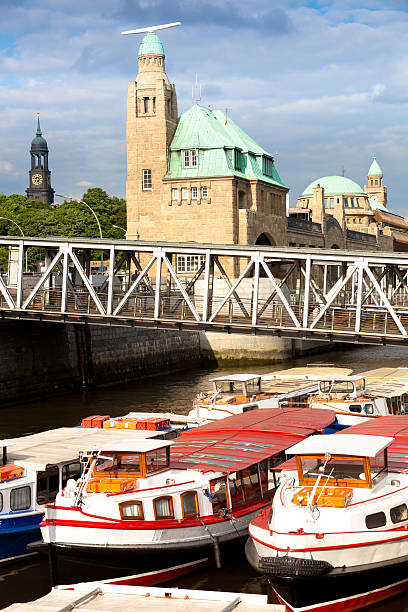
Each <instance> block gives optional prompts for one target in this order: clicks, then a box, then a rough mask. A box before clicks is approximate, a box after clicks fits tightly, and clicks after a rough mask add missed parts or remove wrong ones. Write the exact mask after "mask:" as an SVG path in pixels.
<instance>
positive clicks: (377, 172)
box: [367, 157, 383, 176]
mask: <svg viewBox="0 0 408 612" xmlns="http://www.w3.org/2000/svg"><path fill="white" fill-rule="evenodd" d="M382 175H383V173H382V170H381V167H380V164H379V163H378V161H377V160H376V158H375V157H373V162H372V164H371V166H370V169H369V171H368V175H367V176H382Z"/></svg>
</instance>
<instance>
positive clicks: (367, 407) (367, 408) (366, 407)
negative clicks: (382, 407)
mask: <svg viewBox="0 0 408 612" xmlns="http://www.w3.org/2000/svg"><path fill="white" fill-rule="evenodd" d="M364 412H365V413H366V414H374V404H365V405H364Z"/></svg>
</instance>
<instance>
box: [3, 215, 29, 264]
mask: <svg viewBox="0 0 408 612" xmlns="http://www.w3.org/2000/svg"><path fill="white" fill-rule="evenodd" d="M0 219H4V221H10V223H14V225H15V226H16V227H18V229H19V230H20V232H21V235H22V237H23V238H25V235H24V232H23V230H22V229H21V227H20V226H19V224H18V223H16V222H15V221H13V219H9V218H8V217H0ZM27 268H28V266H27V250H26V254H25V271H26V272H27Z"/></svg>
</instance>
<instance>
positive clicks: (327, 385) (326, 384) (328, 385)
mask: <svg viewBox="0 0 408 612" xmlns="http://www.w3.org/2000/svg"><path fill="white" fill-rule="evenodd" d="M332 384H333V383H332V381H331V380H321V381H320V382H319V389H320V391H321V393H330V391H331V389H332Z"/></svg>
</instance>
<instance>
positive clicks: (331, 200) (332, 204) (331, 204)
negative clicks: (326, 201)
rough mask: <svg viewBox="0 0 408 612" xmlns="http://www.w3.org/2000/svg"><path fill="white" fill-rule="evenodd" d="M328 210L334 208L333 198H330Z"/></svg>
mask: <svg viewBox="0 0 408 612" xmlns="http://www.w3.org/2000/svg"><path fill="white" fill-rule="evenodd" d="M330 208H334V198H330Z"/></svg>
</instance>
